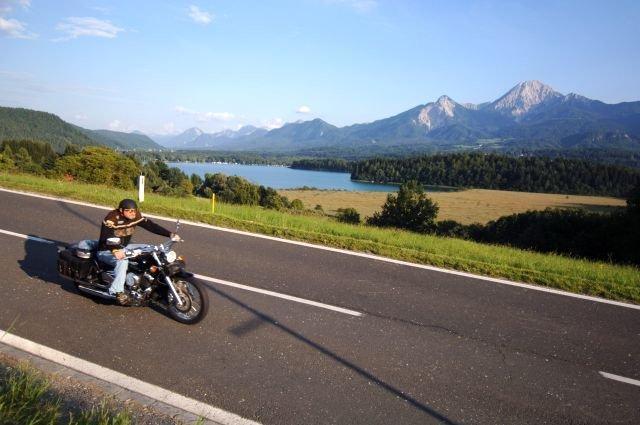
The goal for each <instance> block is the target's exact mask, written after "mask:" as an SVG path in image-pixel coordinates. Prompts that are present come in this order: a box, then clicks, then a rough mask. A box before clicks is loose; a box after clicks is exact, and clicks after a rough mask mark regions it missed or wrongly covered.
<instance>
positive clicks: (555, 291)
mask: <svg viewBox="0 0 640 425" xmlns="http://www.w3.org/2000/svg"><path fill="white" fill-rule="evenodd" d="M0 192H9V193H15V194H17V195H24V196H32V197H34V198H41V199H48V200H51V201H59V202H65V203H68V204H75V205H82V206H85V207H92V208H97V209H102V210H111V209H113V208H109V207H103V206H101V205H95V204H89V203H87V202H81V201H73V200H68V199H63V198H55V197H52V196H46V195H40V194H37V193H32V192H22V191H18V190H11V189H5V188H0ZM145 215H146V216H148V217H151V218H156V219H159V220H165V221H169V222H175V221H176V219H175V218H171V217H164V216H160V215H155V214H146V213H145ZM180 222H181V223H183V224H188V225H190V226H196V227H204V228H206V229H212V230H218V231H221V232H228V233H235V234H239V235H244V236H251V237H254V238H261V239H268V240H272V241H277V242H282V243H288V244H292V245H300V246H304V247H308V248H315V249H321V250H324V251H331V252H337V253H341V254H346V255H352V256H355V257H361V258H368V259H372V260H377V261H384V262H387V263H393V264H398V265H401V266H408V267H414V268H418V269H424V270H431V271H436V272H440V273H447V274H452V275H456V276H462V277H468V278H470V279H476V280H484V281H487V282H493V283H499V284H501V285H508V286H515V287H518V288H524V289H530V290H532V291H539V292H547V293H550V294H555V295H562V296H565V297H570V298H578V299H581V300H587V301H593V302H597V303H602V304H610V305H615V306H618V307H625V308H631V309H634V310H640V305H635V304H629V303H625V302H620V301H613V300H607V299H604V298H598V297H592V296H589V295H581V294H574V293H572V292H567V291H561V290H559V289H551V288H545V287H544V286H536V285H529V284H527V283H522V282H514V281H511V280H506V279H498V278H494V277H488V276H481V275H477V274H472V273H466V272H459V271H456V270H449V269H442V268H439V267H434V266H427V265H424V264H417V263H410V262H408V261H401V260H394V259H393V258H386V257H381V256H378V255H373V254H365V253H363V252H355V251H347V250H344V249H339V248H332V247H328V246H322V245H314V244H311V243H307V242H299V241H292V240H288V239H281V238H276V237H274V236H267V235H260V234H256V233H250V232H244V231H242V230H235V229H227V228H224V227H217V226H213V225H210V224H205V223H197V222H194V221H189V220H182V219H180Z"/></svg>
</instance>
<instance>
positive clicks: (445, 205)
mask: <svg viewBox="0 0 640 425" xmlns="http://www.w3.org/2000/svg"><path fill="white" fill-rule="evenodd" d="M278 193H279V194H280V195H283V196H286V197H287V198H289V199H290V200H291V199H300V200H301V201H302V202H303V204H304V206H305V207H306V208H310V209H312V208H314V207H315V206H316V205H321V206H322V208H323V210H324V212H325V213H327V214H331V215H335V213H336V211H337V209H338V208H347V207H351V208H355V209H356V210H357V211H358V212H359V213H360V216H361V217H362V218H364V217H370V216H371V215H373V213H374V212H375V211H379V210H380V209H381V207H382V205H383V204H384V202H385V200H386V199H387V192H347V191H342V190H278ZM428 195H429V197H430V198H431V199H433V200H434V201H435V202H437V204H438V206H439V207H440V211H439V213H438V220H455V221H457V222H459V223H462V224H471V223H482V224H485V223H487V222H488V221H490V220H495V219H497V218H499V217H502V216H505V215H511V214H515V213H520V212H525V211H527V210H544V209H545V208H580V209H585V210H589V211H597V212H608V211H611V210H613V209H615V208H618V207H624V206H625V205H626V203H625V200H624V199H618V198H609V197H601V196H577V195H560V194H549V193H528V192H510V191H502V190H485V189H470V190H461V191H455V192H430V193H429V194H428Z"/></svg>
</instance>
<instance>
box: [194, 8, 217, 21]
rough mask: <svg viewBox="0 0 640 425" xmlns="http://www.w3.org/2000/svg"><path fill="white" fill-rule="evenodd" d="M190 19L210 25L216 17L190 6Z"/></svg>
mask: <svg viewBox="0 0 640 425" xmlns="http://www.w3.org/2000/svg"><path fill="white" fill-rule="evenodd" d="M189 17H190V18H191V19H193V22H196V23H198V24H202V25H209V24H210V23H211V21H213V18H214V17H215V16H214V15H213V14H212V13H209V12H205V11H204V10H200V8H199V7H198V6H194V5H191V6H189Z"/></svg>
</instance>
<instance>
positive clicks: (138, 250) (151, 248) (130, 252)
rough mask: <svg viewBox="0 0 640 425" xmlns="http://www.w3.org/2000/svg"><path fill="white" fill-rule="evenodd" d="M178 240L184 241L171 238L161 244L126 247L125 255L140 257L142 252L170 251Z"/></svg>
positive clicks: (128, 257)
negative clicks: (134, 247) (133, 247)
mask: <svg viewBox="0 0 640 425" xmlns="http://www.w3.org/2000/svg"><path fill="white" fill-rule="evenodd" d="M177 242H183V239H180V240H179V241H174V240H171V239H169V240H168V241H166V242H164V243H161V244H160V245H147V246H145V247H142V248H136V249H126V248H125V250H124V255H125V258H127V259H130V258H135V257H138V256H139V255H141V254H150V253H152V252H158V251H162V252H169V251H170V250H171V247H172V246H173V245H174V244H175V243H177Z"/></svg>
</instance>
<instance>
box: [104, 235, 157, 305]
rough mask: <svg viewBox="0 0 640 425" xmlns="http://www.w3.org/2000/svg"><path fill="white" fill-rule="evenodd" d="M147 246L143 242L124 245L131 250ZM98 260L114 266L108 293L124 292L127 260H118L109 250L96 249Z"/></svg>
mask: <svg viewBox="0 0 640 425" xmlns="http://www.w3.org/2000/svg"><path fill="white" fill-rule="evenodd" d="M145 246H148V245H147V244H144V243H130V244H129V245H127V246H126V247H125V249H128V250H133V249H137V248H143V247H145ZM98 260H99V261H101V262H103V263H105V264H108V265H110V266H113V267H114V270H113V271H114V272H115V277H114V278H113V282H111V286H110V287H109V293H110V294H111V295H115V294H117V293H119V292H124V282H125V280H126V278H127V269H128V268H129V260H128V259H126V258H123V259H122V260H118V259H117V258H116V256H115V255H113V254H112V253H111V251H98Z"/></svg>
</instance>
